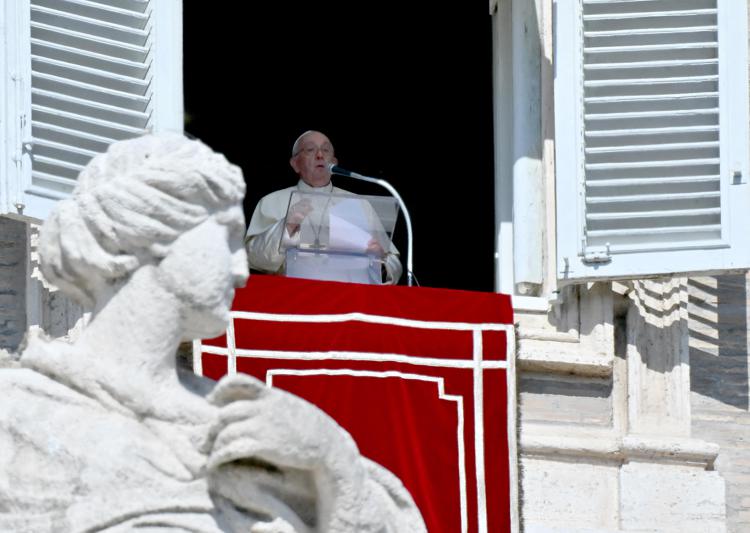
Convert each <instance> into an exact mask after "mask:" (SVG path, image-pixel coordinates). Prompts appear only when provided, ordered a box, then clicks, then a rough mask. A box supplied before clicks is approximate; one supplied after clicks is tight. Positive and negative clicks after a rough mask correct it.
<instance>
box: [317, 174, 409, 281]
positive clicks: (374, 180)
mask: <svg viewBox="0 0 750 533" xmlns="http://www.w3.org/2000/svg"><path fill="white" fill-rule="evenodd" d="M328 170H329V172H330V173H331V174H336V175H337V176H346V177H347V178H354V179H358V180H362V181H369V182H370V183H377V184H378V185H380V186H381V187H383V188H385V189H387V190H388V192H389V193H391V195H392V196H393V197H394V198H395V199H396V201H398V205H399V206H400V207H401V211H403V213H404V220H406V237H407V246H406V248H407V254H406V284H407V285H408V286H409V287H411V286H412V285H413V284H414V274H413V272H414V270H413V264H412V263H413V260H412V255H413V248H414V234H413V233H412V229H411V217H410V216H409V210H408V209H406V204H405V203H404V200H403V199H402V198H401V195H400V194H399V193H398V192H397V191H396V189H394V188H393V186H392V185H391V184H390V183H388V182H387V181H385V180H383V179H378V178H371V177H369V176H363V175H362V174H359V173H357V172H352V171H351V170H346V169H344V168H341V167H340V166H338V165H336V164H334V163H329V164H328Z"/></svg>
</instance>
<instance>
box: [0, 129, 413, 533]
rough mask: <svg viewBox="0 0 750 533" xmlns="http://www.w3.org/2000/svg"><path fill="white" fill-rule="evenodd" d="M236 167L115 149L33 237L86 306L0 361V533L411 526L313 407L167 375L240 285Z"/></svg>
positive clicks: (209, 157)
mask: <svg viewBox="0 0 750 533" xmlns="http://www.w3.org/2000/svg"><path fill="white" fill-rule="evenodd" d="M244 192H245V184H244V181H243V177H242V173H241V171H240V169H239V168H237V167H236V166H234V165H231V164H230V163H229V162H227V160H226V159H225V158H224V157H223V156H222V155H220V154H217V153H214V152H213V151H212V150H211V149H210V148H208V147H207V146H206V145H204V144H202V143H201V142H200V141H197V140H189V139H187V138H185V137H183V136H181V135H177V134H160V135H148V136H144V137H141V138H138V139H132V140H128V141H120V142H117V143H114V144H113V145H112V146H111V147H110V148H109V150H108V151H107V152H106V153H105V154H101V155H99V156H97V157H95V158H94V159H93V160H92V161H91V162H90V163H89V165H88V166H87V167H86V168H85V169H84V170H83V171H82V172H81V174H80V177H79V179H78V184H77V187H76V190H75V191H74V193H73V195H72V196H71V198H69V199H67V200H63V201H60V202H59V204H58V206H57V208H56V210H55V212H54V213H53V214H52V215H51V216H50V217H49V219H48V220H47V221H46V222H45V224H44V226H43V228H42V231H41V235H40V242H39V252H40V256H41V260H42V270H43V272H44V275H45V277H46V278H47V279H48V280H49V281H50V282H52V283H54V284H55V285H56V286H58V287H59V288H60V289H61V290H63V291H65V292H66V293H67V294H69V295H71V296H73V297H74V298H76V299H77V300H78V301H80V302H82V303H83V304H85V305H86V306H88V307H89V308H90V309H91V310H92V313H91V318H90V320H89V323H88V325H87V326H86V328H85V329H84V330H83V331H82V332H81V334H80V336H79V338H78V339H77V341H76V342H75V343H73V344H68V343H65V342H62V341H51V340H47V339H45V338H43V337H42V336H41V335H37V336H35V337H32V338H30V339H28V341H27V345H26V347H25V349H24V350H23V351H22V352H21V353H20V355H13V356H8V355H5V356H2V355H1V354H0V358H2V359H3V361H0V391H1V394H2V399H0V531H3V532H6V531H17V532H35V533H36V532H67V531H70V532H94V531H97V532H98V531H106V532H112V533H114V532H121V531H131V530H137V531H139V532H147V531H185V532H187V531H189V532H219V531H231V532H239V531H251V532H256V533H288V532H318V531H320V532H323V531H326V532H328V531H330V532H345V531H346V532H370V531H372V532H376V531H377V532H399V533H409V532H417V531H426V529H425V526H424V523H423V521H422V518H421V516H420V514H419V511H418V510H417V508H416V506H415V505H414V503H413V501H412V499H411V496H410V495H409V493H408V491H407V490H406V489H405V488H404V487H403V485H402V484H401V482H400V481H399V480H398V479H397V478H396V477H395V476H393V475H392V474H391V473H390V472H388V471H386V470H385V469H384V468H382V467H380V466H379V465H377V464H375V463H373V462H371V461H369V460H368V459H366V458H364V457H362V456H361V455H360V454H359V452H358V450H357V447H356V445H355V443H354V441H353V440H352V438H351V437H350V436H349V434H348V433H346V432H345V431H344V430H343V429H342V428H341V427H339V426H338V425H337V424H336V423H335V422H334V421H333V420H332V419H331V418H329V417H328V416H327V415H326V414H325V413H323V412H322V411H321V410H319V409H318V408H316V407H315V406H313V405H312V404H309V403H307V402H306V401H304V400H302V399H300V398H297V397H295V396H293V395H291V394H288V393H285V392H283V391H281V390H279V389H274V388H269V387H266V386H265V385H264V384H263V383H262V382H260V381H258V380H256V379H254V378H252V377H250V376H246V375H236V376H227V377H225V378H223V379H222V380H221V381H219V382H218V383H214V382H212V381H210V380H204V379H203V378H199V377H197V376H195V375H192V374H189V373H186V372H184V371H182V370H180V369H178V368H177V365H176V362H175V352H176V350H177V347H178V345H179V344H180V343H181V342H183V341H188V340H191V339H196V338H206V337H213V336H216V335H218V334H220V333H221V332H222V331H223V330H224V329H225V327H226V325H227V321H228V318H229V308H230V304H231V302H232V298H233V295H234V287H239V286H243V285H244V284H245V282H246V279H247V276H248V270H247V258H246V256H245V250H244V247H243V237H244V232H245V223H244V218H243V212H242V208H241V203H242V199H243V197H244Z"/></svg>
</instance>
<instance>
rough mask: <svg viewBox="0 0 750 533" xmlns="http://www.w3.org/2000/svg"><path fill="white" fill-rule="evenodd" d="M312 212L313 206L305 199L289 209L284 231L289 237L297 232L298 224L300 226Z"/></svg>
mask: <svg viewBox="0 0 750 533" xmlns="http://www.w3.org/2000/svg"><path fill="white" fill-rule="evenodd" d="M312 211H313V206H312V204H311V203H310V200H309V199H307V198H303V199H302V200H300V201H299V202H297V203H296V204H294V205H293V206H291V207H290V208H289V216H287V218H286V230H287V232H288V233H289V236H290V237H291V236H292V235H294V234H295V233H297V232H298V231H299V226H300V224H302V221H303V220H305V217H307V215H309V214H310V213H312Z"/></svg>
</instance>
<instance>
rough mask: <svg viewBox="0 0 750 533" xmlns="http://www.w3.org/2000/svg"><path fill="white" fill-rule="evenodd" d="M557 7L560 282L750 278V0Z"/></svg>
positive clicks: (566, 1) (572, 1)
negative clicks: (741, 272)
mask: <svg viewBox="0 0 750 533" xmlns="http://www.w3.org/2000/svg"><path fill="white" fill-rule="evenodd" d="M556 5H557V15H558V16H557V26H556V44H557V48H556V50H557V56H556V74H557V76H556V80H555V92H556V94H555V97H556V100H555V102H556V109H555V118H556V156H557V161H556V163H557V169H558V171H557V176H556V178H557V184H558V186H557V206H558V213H557V215H558V217H557V222H558V231H557V245H558V258H557V277H558V278H559V279H561V280H562V281H563V282H565V281H575V280H590V279H602V278H603V279H615V278H635V277H644V276H651V275H658V274H670V273H677V272H701V271H720V270H726V269H742V268H748V267H750V246H748V244H747V243H746V242H743V239H742V237H741V235H739V234H738V233H737V232H732V228H733V227H734V228H738V227H744V226H745V225H746V224H747V223H748V220H747V218H748V216H749V215H748V213H750V189H748V180H747V179H746V176H747V172H748V133H747V130H748V111H747V108H748V102H747V94H748V84H747V76H746V69H738V68H736V65H745V64H747V5H746V2H733V1H732V0H691V1H690V2H688V3H685V2H678V1H676V0H658V1H651V2H629V1H628V2H623V1H617V2H601V1H590V0H557V1H556ZM730 54H731V57H730ZM745 240H746V239H745ZM701 250H703V251H705V253H700V251H701Z"/></svg>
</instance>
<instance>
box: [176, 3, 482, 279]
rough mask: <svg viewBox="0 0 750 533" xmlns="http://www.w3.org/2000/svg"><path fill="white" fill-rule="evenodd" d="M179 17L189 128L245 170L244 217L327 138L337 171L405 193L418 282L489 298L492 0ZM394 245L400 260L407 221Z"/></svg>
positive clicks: (201, 10)
mask: <svg viewBox="0 0 750 533" xmlns="http://www.w3.org/2000/svg"><path fill="white" fill-rule="evenodd" d="M240 5H246V6H248V7H244V8H240V7H237V6H240ZM446 5H449V6H450V7H445V6H446ZM184 10H185V19H184V23H185V26H184V53H185V56H184V61H185V63H184V70H185V108H186V130H187V132H188V133H190V134H192V135H195V136H197V137H199V138H200V139H202V140H203V141H204V142H206V143H207V144H209V145H210V146H211V147H212V148H214V149H215V150H218V151H220V152H223V153H224V154H225V155H226V156H227V158H228V159H229V160H230V161H232V162H234V163H236V164H238V165H239V166H240V167H242V169H243V172H244V174H245V179H246V181H247V184H248V193H247V197H246V200H245V213H246V216H247V217H248V220H249V217H250V215H251V214H252V211H253V208H254V206H255V204H256V202H257V201H258V199H259V198H260V197H262V196H263V195H265V194H267V193H269V192H271V191H273V190H276V189H280V188H283V187H288V186H290V185H292V184H294V183H296V176H295V175H294V173H293V171H292V169H291V168H290V167H289V165H288V159H289V155H290V154H289V152H290V149H291V145H292V142H293V141H294V139H295V138H296V137H297V135H299V134H300V133H301V132H302V131H304V130H307V129H317V130H321V131H323V132H324V133H326V134H327V135H328V136H329V137H330V138H331V140H332V142H333V143H334V145H335V147H336V155H337V157H338V159H339V164H340V165H341V166H342V167H344V168H347V169H350V170H354V171H357V172H359V173H362V174H365V175H370V176H375V177H380V178H384V179H386V180H388V181H389V182H390V183H391V184H392V185H393V186H394V187H396V189H397V190H398V191H399V193H400V194H401V196H402V197H403V198H404V201H405V202H406V205H407V206H408V208H409V211H410V213H411V217H412V222H413V226H414V234H415V237H414V270H415V274H416V277H417V279H418V281H419V283H420V284H421V285H422V286H432V287H445V288H456V289H468V290H484V291H491V290H493V284H494V274H493V272H494V259H493V254H494V214H493V210H494V199H493V194H494V193H493V190H494V186H493V162H492V152H493V149H492V146H493V141H492V86H491V83H492V81H491V73H492V66H491V22H490V16H489V14H488V6H487V2H482V1H480V2H453V3H450V4H439V3H435V2H429V3H428V2H403V1H396V0H381V1H379V2H356V1H351V0H346V1H344V0H337V1H328V2H325V1H324V2H252V3H250V2H248V3H247V4H245V3H230V2H217V3H213V4H211V3H206V2H193V1H186V2H184ZM334 182H335V183H336V184H337V185H338V186H340V187H342V188H344V189H348V190H351V191H354V192H360V193H363V194H387V193H386V191H385V190H383V189H380V188H377V187H376V188H372V186H369V185H368V184H362V183H361V182H353V181H351V180H349V179H347V178H334ZM395 242H396V246H398V247H399V249H400V250H401V253H402V256H403V255H404V254H405V253H406V230H405V224H403V219H401V220H399V222H398V224H397V228H396V235H395ZM404 264H405V261H404ZM401 283H402V284H403V283H405V276H404V277H403V278H402V282H401Z"/></svg>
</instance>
